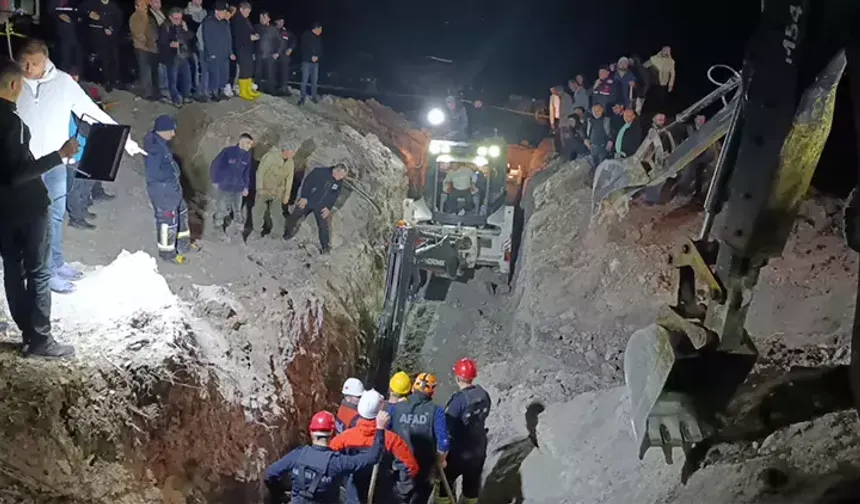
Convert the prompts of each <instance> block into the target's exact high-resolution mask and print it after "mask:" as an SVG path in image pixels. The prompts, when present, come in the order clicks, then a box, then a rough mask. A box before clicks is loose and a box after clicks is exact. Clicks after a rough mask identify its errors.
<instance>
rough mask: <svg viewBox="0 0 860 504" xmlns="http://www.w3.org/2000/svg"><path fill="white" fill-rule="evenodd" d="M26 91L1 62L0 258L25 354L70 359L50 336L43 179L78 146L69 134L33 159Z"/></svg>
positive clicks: (10, 65) (15, 70) (19, 76)
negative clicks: (22, 100) (23, 105)
mask: <svg viewBox="0 0 860 504" xmlns="http://www.w3.org/2000/svg"><path fill="white" fill-rule="evenodd" d="M23 88H24V82H23V72H22V71H21V68H20V67H19V66H18V65H17V64H15V63H14V62H12V61H8V60H4V61H2V62H0V124H3V128H0V142H2V144H0V145H2V146H3V163H2V164H0V255H2V257H3V280H4V282H3V283H4V284H5V286H6V302H7V303H8V305H9V312H10V313H11V315H12V320H14V321H15V324H16V325H17V326H18V329H19V330H20V331H21V335H22V337H23V340H24V348H23V350H24V355H25V356H31V355H34V356H35V355H38V356H41V357H67V356H72V355H74V353H75V349H74V348H73V347H71V346H68V345H60V344H58V343H57V342H56V341H55V340H54V338H53V337H52V336H51V289H50V286H49V283H50V279H51V228H52V222H51V218H50V216H49V213H48V208H49V205H50V204H51V200H50V198H49V197H48V192H47V190H46V189H45V183H44V182H43V181H42V179H41V177H40V176H41V175H42V174H44V173H46V172H48V171H49V170H52V169H54V167H55V166H57V165H59V166H62V162H63V161H62V160H63V158H67V157H69V156H72V155H74V153H75V152H76V151H77V150H78V144H77V142H76V141H75V140H74V139H71V138H68V137H67V136H65V135H64V137H65V138H64V140H63V143H61V144H60V148H59V150H58V151H56V150H50V151H48V150H47V149H46V150H45V152H44V155H42V156H40V157H39V158H38V159H36V158H35V157H34V156H33V153H32V152H31V150H30V147H29V145H30V143H31V138H30V129H29V128H28V127H27V124H26V123H25V122H24V121H23V120H21V118H20V117H18V115H17V114H16V113H15V108H16V106H15V103H16V102H17V101H18V97H19V95H20V94H21V92H22V90H23Z"/></svg>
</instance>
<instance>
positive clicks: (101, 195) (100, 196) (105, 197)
mask: <svg viewBox="0 0 860 504" xmlns="http://www.w3.org/2000/svg"><path fill="white" fill-rule="evenodd" d="M114 198H116V194H111V193H107V192H104V191H101V192H98V193H94V194H93V200H95V201H110V200H112V199H114Z"/></svg>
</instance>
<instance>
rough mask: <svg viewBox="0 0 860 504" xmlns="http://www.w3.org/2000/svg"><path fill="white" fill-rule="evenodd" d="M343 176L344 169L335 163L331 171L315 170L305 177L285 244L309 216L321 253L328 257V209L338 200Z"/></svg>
mask: <svg viewBox="0 0 860 504" xmlns="http://www.w3.org/2000/svg"><path fill="white" fill-rule="evenodd" d="M346 172H347V168H346V165H345V164H343V163H338V164H336V165H334V166H333V167H331V168H314V169H313V170H311V171H310V173H308V174H307V175H305V179H304V180H303V181H302V187H301V188H300V189H299V201H298V202H297V203H296V207H295V208H294V209H293V213H291V214H290V216H289V218H287V229H286V231H285V232H284V239H285V240H289V239H290V238H292V237H294V236H295V235H296V233H297V232H298V230H299V224H300V223H301V220H302V219H303V218H304V217H306V216H307V215H308V214H311V213H312V214H314V217H315V218H316V220H317V229H318V231H319V238H320V251H321V252H322V253H323V254H328V253H329V251H330V250H331V247H330V244H329V242H330V237H329V225H330V219H331V209H332V207H334V204H335V203H336V202H337V198H338V196H340V188H341V185H342V184H341V181H342V180H343V179H344V177H346Z"/></svg>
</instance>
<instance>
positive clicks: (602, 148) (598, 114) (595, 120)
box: [585, 103, 612, 173]
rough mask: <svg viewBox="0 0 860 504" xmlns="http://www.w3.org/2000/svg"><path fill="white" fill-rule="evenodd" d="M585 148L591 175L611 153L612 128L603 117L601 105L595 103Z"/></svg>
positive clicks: (589, 121)
mask: <svg viewBox="0 0 860 504" xmlns="http://www.w3.org/2000/svg"><path fill="white" fill-rule="evenodd" d="M586 134H587V138H588V139H587V140H586V141H585V146H586V147H588V150H589V151H590V152H591V161H592V164H593V166H592V173H594V170H595V169H597V166H598V165H599V164H600V163H601V162H603V160H604V159H606V158H607V157H608V156H609V153H610V152H612V128H611V126H610V123H609V118H608V117H606V116H605V115H603V105H601V104H600V103H595V104H594V105H592V106H591V118H590V119H589V120H588V129H587V131H586Z"/></svg>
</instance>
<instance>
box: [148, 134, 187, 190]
mask: <svg viewBox="0 0 860 504" xmlns="http://www.w3.org/2000/svg"><path fill="white" fill-rule="evenodd" d="M143 149H144V150H145V151H146V154H147V156H146V157H145V158H143V159H144V164H145V165H146V183H147V184H174V183H175V184H177V185H178V184H179V165H178V164H176V160H175V159H173V153H172V152H170V145H168V144H167V140H165V139H163V138H161V137H160V136H159V135H158V133H156V132H154V131H150V132H149V133H147V135H146V138H144V140H143Z"/></svg>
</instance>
